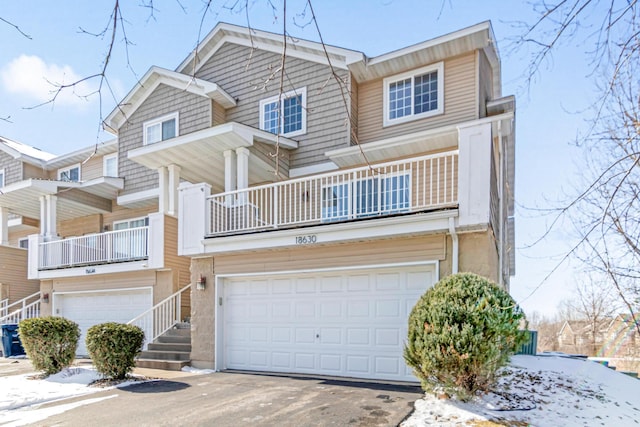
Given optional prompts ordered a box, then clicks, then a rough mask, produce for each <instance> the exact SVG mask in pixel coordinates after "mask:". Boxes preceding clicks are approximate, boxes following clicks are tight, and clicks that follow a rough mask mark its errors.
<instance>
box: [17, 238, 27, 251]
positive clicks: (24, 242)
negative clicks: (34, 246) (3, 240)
mask: <svg viewBox="0 0 640 427" xmlns="http://www.w3.org/2000/svg"><path fill="white" fill-rule="evenodd" d="M18 247H20V248H22V249H29V238H28V237H25V238H23V239H19V240H18Z"/></svg>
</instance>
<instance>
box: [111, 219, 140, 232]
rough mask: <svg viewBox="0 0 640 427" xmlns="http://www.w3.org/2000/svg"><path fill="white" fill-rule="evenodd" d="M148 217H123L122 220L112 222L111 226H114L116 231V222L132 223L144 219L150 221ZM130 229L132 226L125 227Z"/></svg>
mask: <svg viewBox="0 0 640 427" xmlns="http://www.w3.org/2000/svg"><path fill="white" fill-rule="evenodd" d="M148 218H149V217H148V216H140V217H137V218H129V219H123V220H120V221H113V223H112V224H111V227H112V229H113V231H115V230H116V224H123V223H125V222H126V223H129V224H130V223H132V222H134V221H140V220H144V221H145V222H147V223H148V221H149V219H148ZM143 227H148V225H144V226H143ZM136 228H138V227H136ZM129 229H130V228H125V230H129Z"/></svg>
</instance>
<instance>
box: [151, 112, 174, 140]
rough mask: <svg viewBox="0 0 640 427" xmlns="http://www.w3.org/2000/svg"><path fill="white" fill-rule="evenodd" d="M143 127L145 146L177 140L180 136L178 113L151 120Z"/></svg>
mask: <svg viewBox="0 0 640 427" xmlns="http://www.w3.org/2000/svg"><path fill="white" fill-rule="evenodd" d="M143 127H144V144H145V145H148V144H154V143H156V142H160V141H164V140H167V139H171V138H175V137H176V136H178V112H175V113H171V114H167V115H166V116H162V117H158V118H157V119H153V120H149V121H148V122H145V123H144V125H143Z"/></svg>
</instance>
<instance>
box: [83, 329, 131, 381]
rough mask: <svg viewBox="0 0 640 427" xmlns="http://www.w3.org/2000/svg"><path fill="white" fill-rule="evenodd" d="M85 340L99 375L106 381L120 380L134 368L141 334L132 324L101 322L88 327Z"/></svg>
mask: <svg viewBox="0 0 640 427" xmlns="http://www.w3.org/2000/svg"><path fill="white" fill-rule="evenodd" d="M85 341H86V343H87V350H89V357H91V360H92V361H93V366H95V367H96V369H97V370H98V372H100V373H101V374H102V375H104V376H105V377H108V378H113V379H123V378H125V377H126V376H127V374H128V373H129V372H131V370H132V369H133V368H134V367H135V365H136V362H135V357H136V356H137V355H138V353H140V351H141V350H142V344H143V343H144V332H143V331H142V329H140V328H139V327H137V326H133V325H125V324H123V323H115V322H108V323H101V324H99V325H95V326H92V327H90V328H89V330H88V331H87V338H86V340H85Z"/></svg>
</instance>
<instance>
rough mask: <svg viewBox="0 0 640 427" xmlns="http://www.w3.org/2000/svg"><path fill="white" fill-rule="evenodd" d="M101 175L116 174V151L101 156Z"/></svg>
mask: <svg viewBox="0 0 640 427" xmlns="http://www.w3.org/2000/svg"><path fill="white" fill-rule="evenodd" d="M102 174H103V176H116V177H117V176H118V153H113V154H108V155H106V156H104V157H103V158H102Z"/></svg>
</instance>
